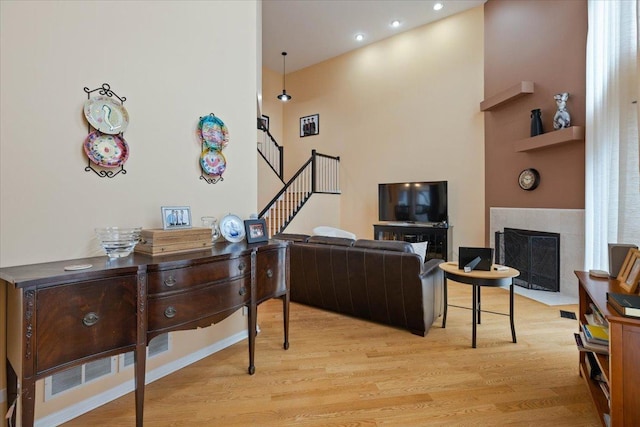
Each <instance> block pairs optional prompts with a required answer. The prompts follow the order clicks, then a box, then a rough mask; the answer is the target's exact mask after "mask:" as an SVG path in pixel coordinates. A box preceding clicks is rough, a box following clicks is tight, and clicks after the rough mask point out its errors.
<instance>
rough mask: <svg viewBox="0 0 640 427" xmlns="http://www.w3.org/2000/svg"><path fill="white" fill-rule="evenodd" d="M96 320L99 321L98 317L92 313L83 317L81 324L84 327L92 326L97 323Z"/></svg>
mask: <svg viewBox="0 0 640 427" xmlns="http://www.w3.org/2000/svg"><path fill="white" fill-rule="evenodd" d="M98 320H100V316H98V315H97V314H96V313H94V312H93V311H92V312H90V313H87V314H85V315H84V317H83V318H82V323H83V324H84V326H93V325H95V324H96V323H98Z"/></svg>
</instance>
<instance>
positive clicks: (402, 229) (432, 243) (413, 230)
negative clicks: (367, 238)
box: [373, 222, 453, 261]
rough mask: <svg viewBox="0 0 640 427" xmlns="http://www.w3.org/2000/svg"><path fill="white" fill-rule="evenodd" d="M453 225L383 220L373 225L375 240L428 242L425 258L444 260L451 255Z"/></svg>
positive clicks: (448, 258)
mask: <svg viewBox="0 0 640 427" xmlns="http://www.w3.org/2000/svg"><path fill="white" fill-rule="evenodd" d="M452 229H453V226H451V225H448V224H442V223H427V222H423V223H420V222H416V223H407V222H384V223H380V224H374V225H373V238H374V239H376V240H400V241H404V242H410V243H416V242H429V247H428V248H427V258H428V259H430V258H440V259H443V260H445V261H448V260H450V259H451V258H452V257H453V251H452V249H453V230H452Z"/></svg>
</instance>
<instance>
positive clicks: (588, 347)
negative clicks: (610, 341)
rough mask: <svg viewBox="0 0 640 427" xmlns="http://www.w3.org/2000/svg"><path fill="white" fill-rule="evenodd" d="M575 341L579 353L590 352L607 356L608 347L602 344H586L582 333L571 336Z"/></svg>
mask: <svg viewBox="0 0 640 427" xmlns="http://www.w3.org/2000/svg"><path fill="white" fill-rule="evenodd" d="M573 337H574V338H575V340H576V345H577V346H578V350H580V351H592V352H594V353H599V354H609V346H608V345H602V344H593V343H590V342H588V341H587V340H586V339H585V337H584V334H583V333H582V332H580V333H575V334H573Z"/></svg>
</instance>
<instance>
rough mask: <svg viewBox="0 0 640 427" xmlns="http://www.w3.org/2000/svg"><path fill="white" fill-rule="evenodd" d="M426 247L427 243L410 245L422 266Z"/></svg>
mask: <svg viewBox="0 0 640 427" xmlns="http://www.w3.org/2000/svg"><path fill="white" fill-rule="evenodd" d="M427 246H429V242H418V243H412V244H411V247H412V248H413V253H416V254H418V255H420V259H421V260H422V263H423V264H424V261H425V258H426V257H427Z"/></svg>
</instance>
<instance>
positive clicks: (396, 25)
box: [391, 19, 400, 28]
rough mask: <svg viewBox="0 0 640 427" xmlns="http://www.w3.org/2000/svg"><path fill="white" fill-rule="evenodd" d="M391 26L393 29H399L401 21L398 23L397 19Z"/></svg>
mask: <svg viewBox="0 0 640 427" xmlns="http://www.w3.org/2000/svg"><path fill="white" fill-rule="evenodd" d="M391 26H392V27H393V28H398V27H399V26H400V21H398V20H397V19H396V20H395V21H392V22H391Z"/></svg>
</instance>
